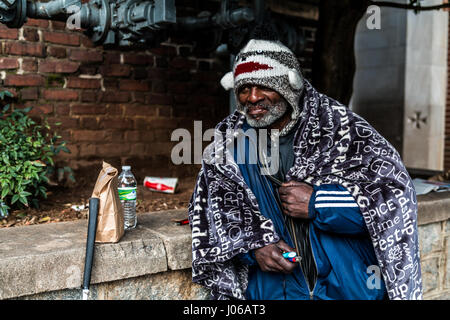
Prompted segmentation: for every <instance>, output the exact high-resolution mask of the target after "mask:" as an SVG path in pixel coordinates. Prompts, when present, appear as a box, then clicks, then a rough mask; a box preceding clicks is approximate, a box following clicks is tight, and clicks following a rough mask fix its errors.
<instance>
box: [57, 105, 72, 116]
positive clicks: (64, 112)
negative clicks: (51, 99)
mask: <svg viewBox="0 0 450 320" xmlns="http://www.w3.org/2000/svg"><path fill="white" fill-rule="evenodd" d="M54 106H55V113H56V115H57V116H69V115H70V105H68V104H67V103H63V104H62V103H58V104H54Z"/></svg>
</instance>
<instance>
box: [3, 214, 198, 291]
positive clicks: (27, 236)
mask: <svg viewBox="0 0 450 320" xmlns="http://www.w3.org/2000/svg"><path fill="white" fill-rule="evenodd" d="M186 216H187V212H186V210H173V211H163V212H153V213H146V214H139V215H138V221H139V224H138V226H137V227H136V229H134V230H131V231H127V232H126V233H125V235H124V237H123V238H122V239H121V240H120V242H119V243H116V244H96V247H95V256H94V265H93V268H92V278H91V283H93V284H95V283H103V282H109V281H114V280H121V279H127V278H133V277H139V276H143V275H148V274H154V273H159V272H164V271H168V270H180V269H186V268H189V267H190V266H191V249H190V248H191V234H190V228H189V226H188V225H185V226H178V225H175V224H174V223H171V219H181V218H186ZM86 233H87V221H86V220H83V221H76V222H61V223H51V224H45V225H34V226H27V227H17V228H10V229H3V230H0V256H1V257H2V258H1V259H0V270H1V272H0V299H7V298H12V297H20V296H24V295H31V294H36V293H41V292H47V291H54V290H62V289H71V288H80V286H81V283H82V279H83V270H84V255H85V250H86Z"/></svg>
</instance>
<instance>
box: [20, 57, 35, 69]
mask: <svg viewBox="0 0 450 320" xmlns="http://www.w3.org/2000/svg"><path fill="white" fill-rule="evenodd" d="M22 69H23V71H27V72H36V71H37V70H38V66H37V61H36V60H32V59H23V60H22Z"/></svg>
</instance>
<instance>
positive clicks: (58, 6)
mask: <svg viewBox="0 0 450 320" xmlns="http://www.w3.org/2000/svg"><path fill="white" fill-rule="evenodd" d="M70 6H77V7H78V8H81V1H80V0H54V1H50V2H31V1H28V2H27V16H28V17H29V18H33V19H51V20H58V21H65V20H66V19H67V18H68V16H69V15H70V14H72V12H70V13H69V12H68V10H67V9H68V8H69V7H70Z"/></svg>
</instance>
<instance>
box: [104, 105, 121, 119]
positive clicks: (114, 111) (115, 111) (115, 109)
mask: <svg viewBox="0 0 450 320" xmlns="http://www.w3.org/2000/svg"><path fill="white" fill-rule="evenodd" d="M106 113H107V114H108V115H110V116H122V115H123V109H122V105H120V104H109V105H108V111H107V112H106Z"/></svg>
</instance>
